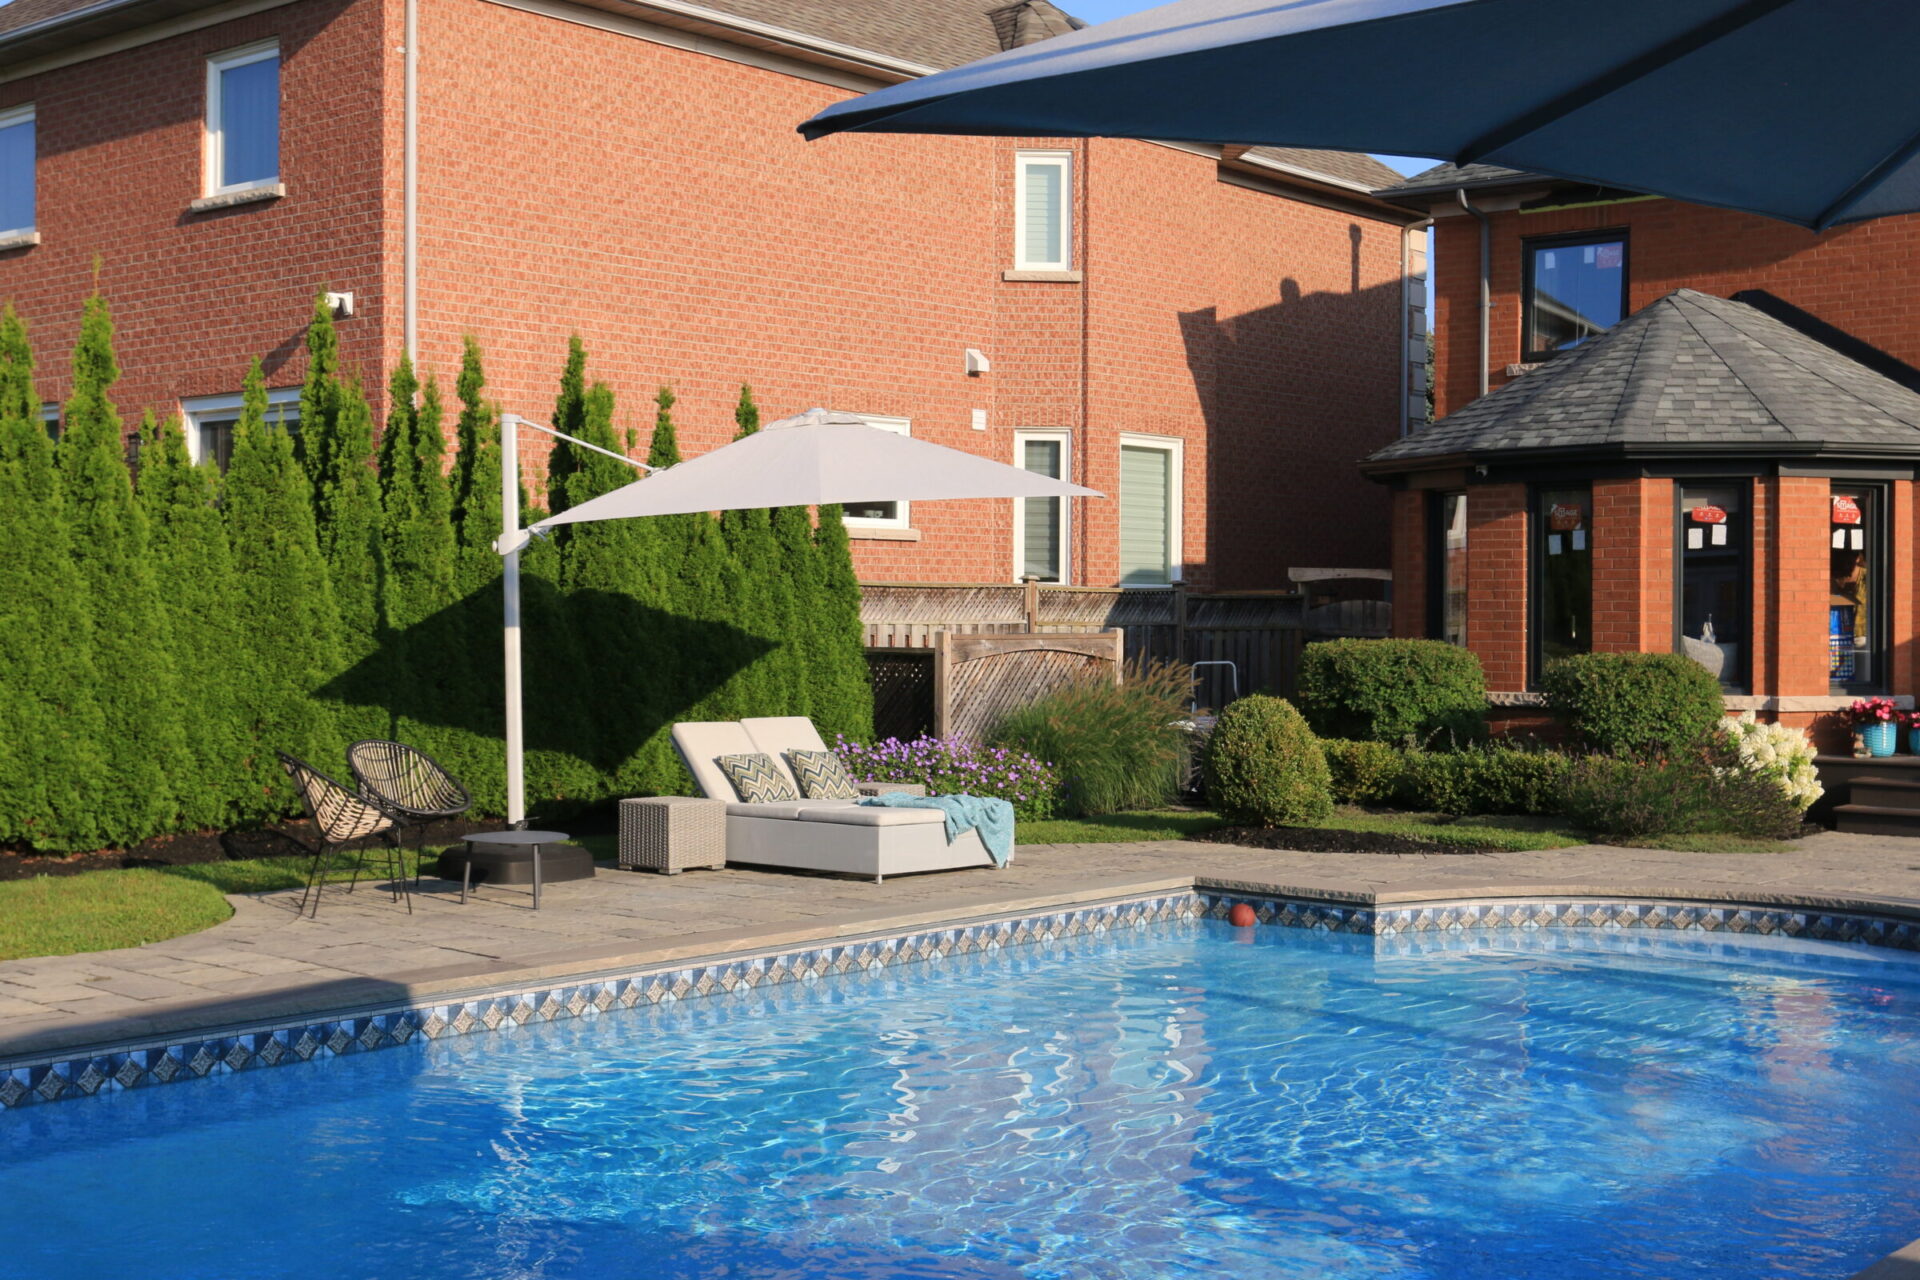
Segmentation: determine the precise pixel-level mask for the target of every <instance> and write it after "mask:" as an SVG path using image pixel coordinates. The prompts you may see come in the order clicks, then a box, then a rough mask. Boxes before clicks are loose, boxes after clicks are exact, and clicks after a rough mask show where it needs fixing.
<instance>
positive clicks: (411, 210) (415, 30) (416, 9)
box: [400, 0, 517, 514]
mask: <svg viewBox="0 0 1920 1280" xmlns="http://www.w3.org/2000/svg"><path fill="white" fill-rule="evenodd" d="M404 39H405V40H406V44H405V46H404V49H405V54H404V57H405V61H404V64H403V65H404V68H405V88H404V90H403V93H404V99H405V101H404V106H403V109H402V115H403V118H404V120H405V122H406V123H405V140H404V142H403V143H402V145H401V178H400V190H401V194H400V210H401V215H400V216H401V221H402V225H403V228H404V230H403V232H402V236H403V240H402V245H401V253H400V258H401V272H402V282H401V288H400V295H401V312H400V314H401V331H402V341H403V343H404V345H405V347H406V352H407V360H408V361H409V362H410V363H412V364H413V365H414V366H415V368H418V367H419V364H420V342H419V320H420V279H419V266H420V254H419V248H420V246H419V214H420V199H419V194H420V193H419V185H420V101H419V93H420V83H419V74H418V71H419V59H420V0H406V35H405V37H404ZM516 514H517V513H516Z"/></svg>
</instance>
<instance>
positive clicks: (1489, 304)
mask: <svg viewBox="0 0 1920 1280" xmlns="http://www.w3.org/2000/svg"><path fill="white" fill-rule="evenodd" d="M1455 194H1456V195H1458V196H1459V197H1460V208H1461V209H1463V210H1464V211H1466V212H1467V213H1470V214H1472V215H1473V216H1474V217H1476V218H1478V219H1479V220H1480V394H1481V395H1485V394H1487V355H1488V349H1489V348H1490V347H1491V346H1492V345H1493V340H1492V336H1491V328H1490V320H1491V316H1492V312H1493V291H1492V290H1493V286H1492V279H1493V220H1492V219H1491V218H1489V217H1487V215H1486V212H1485V211H1484V210H1481V209H1477V208H1475V207H1474V205H1473V202H1472V201H1471V200H1468V199H1467V193H1466V190H1465V189H1464V188H1462V189H1461V190H1460V191H1458V192H1455Z"/></svg>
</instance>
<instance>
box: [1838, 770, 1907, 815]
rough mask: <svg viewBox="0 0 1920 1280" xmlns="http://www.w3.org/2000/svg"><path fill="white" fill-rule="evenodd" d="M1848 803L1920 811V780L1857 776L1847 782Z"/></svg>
mask: <svg viewBox="0 0 1920 1280" xmlns="http://www.w3.org/2000/svg"><path fill="white" fill-rule="evenodd" d="M1847 803H1848V804H1858V805H1867V806H1870V807H1873V808H1880V809H1911V810H1913V811H1914V812H1916V813H1920V782H1916V781H1911V780H1909V779H1906V778H1855V779H1854V780H1853V781H1852V782H1849V783H1848V784H1847Z"/></svg>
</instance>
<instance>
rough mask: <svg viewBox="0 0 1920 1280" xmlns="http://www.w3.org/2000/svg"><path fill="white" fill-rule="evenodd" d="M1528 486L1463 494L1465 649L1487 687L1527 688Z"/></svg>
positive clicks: (1498, 689)
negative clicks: (1483, 674) (1473, 655)
mask: <svg viewBox="0 0 1920 1280" xmlns="http://www.w3.org/2000/svg"><path fill="white" fill-rule="evenodd" d="M1526 565H1527V486H1525V485H1523V484H1487V485H1476V486H1474V487H1473V488H1471V489H1469V490H1467V647H1468V648H1470V649H1472V650H1473V651H1474V652H1475V653H1477V654H1479V655H1480V665H1481V666H1482V667H1483V668H1484V669H1485V671H1486V674H1487V688H1488V690H1489V691H1491V692H1494V693H1511V692H1516V691H1518V690H1521V689H1525V688H1526V687H1527V569H1526Z"/></svg>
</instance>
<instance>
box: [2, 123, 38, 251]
mask: <svg viewBox="0 0 1920 1280" xmlns="http://www.w3.org/2000/svg"><path fill="white" fill-rule="evenodd" d="M20 124H30V125H32V126H33V168H34V169H35V170H38V169H39V167H40V123H39V117H38V115H37V114H36V113H35V112H34V104H33V103H31V102H29V103H26V104H24V105H22V106H18V107H8V108H7V109H6V110H5V111H0V129H11V128H13V127H14V126H15V125H20ZM33 176H34V178H35V179H36V181H35V182H34V184H33V221H31V222H29V223H27V225H26V226H24V227H0V240H8V239H12V238H13V237H15V236H30V235H32V234H33V233H34V232H35V231H36V230H37V229H38V228H39V226H40V183H39V182H38V180H37V179H38V178H39V176H40V175H39V174H38V172H35V173H34V175H33Z"/></svg>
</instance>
